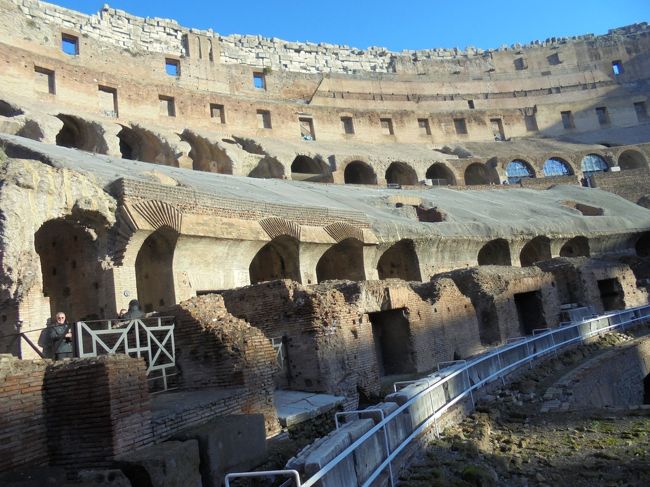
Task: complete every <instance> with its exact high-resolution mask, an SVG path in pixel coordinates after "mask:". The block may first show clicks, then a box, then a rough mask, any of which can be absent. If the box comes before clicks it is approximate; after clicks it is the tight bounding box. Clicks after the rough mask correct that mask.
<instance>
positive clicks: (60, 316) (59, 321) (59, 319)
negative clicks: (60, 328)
mask: <svg viewBox="0 0 650 487" xmlns="http://www.w3.org/2000/svg"><path fill="white" fill-rule="evenodd" d="M54 321H55V322H56V324H57V325H62V324H63V323H65V313H64V312H63V311H59V312H58V313H57V314H56V315H55V316H54Z"/></svg>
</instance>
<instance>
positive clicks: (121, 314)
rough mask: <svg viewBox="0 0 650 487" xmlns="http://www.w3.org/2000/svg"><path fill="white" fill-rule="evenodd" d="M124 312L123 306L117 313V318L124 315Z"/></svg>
mask: <svg viewBox="0 0 650 487" xmlns="http://www.w3.org/2000/svg"><path fill="white" fill-rule="evenodd" d="M125 314H126V310H125V309H124V308H122V309H121V310H120V313H119V314H118V315H117V316H118V318H121V317H122V316H124V315H125Z"/></svg>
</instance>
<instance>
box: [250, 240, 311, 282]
mask: <svg viewBox="0 0 650 487" xmlns="http://www.w3.org/2000/svg"><path fill="white" fill-rule="evenodd" d="M299 246H300V244H299V242H298V240H297V239H295V238H293V237H290V236H289V235H281V236H279V237H276V238H274V239H273V240H271V241H270V242H269V243H267V244H266V245H264V247H262V248H261V249H260V250H259V252H257V254H256V255H255V257H253V260H252V261H251V263H250V266H249V267H248V272H249V275H250V280H251V284H256V283H258V282H263V281H272V280H274V279H292V280H294V281H297V282H300V261H299Z"/></svg>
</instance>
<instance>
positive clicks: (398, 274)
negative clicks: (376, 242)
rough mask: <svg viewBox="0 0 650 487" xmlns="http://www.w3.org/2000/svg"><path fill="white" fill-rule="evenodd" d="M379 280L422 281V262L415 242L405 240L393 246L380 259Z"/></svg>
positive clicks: (378, 267) (378, 265)
mask: <svg viewBox="0 0 650 487" xmlns="http://www.w3.org/2000/svg"><path fill="white" fill-rule="evenodd" d="M377 272H378V274H379V279H388V278H391V277H394V278H399V279H403V280H405V281H421V280H422V276H421V275H420V262H419V259H418V255H417V252H416V251H415V244H414V243H413V240H410V239H404V240H400V241H399V242H397V243H395V244H394V245H392V246H391V247H390V248H389V249H388V250H386V251H385V252H384V253H383V254H382V256H381V257H380V258H379V263H378V264H377Z"/></svg>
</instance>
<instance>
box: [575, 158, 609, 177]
mask: <svg viewBox="0 0 650 487" xmlns="http://www.w3.org/2000/svg"><path fill="white" fill-rule="evenodd" d="M580 169H581V170H582V173H583V174H584V175H585V176H589V175H591V174H594V173H597V172H604V171H607V170H608V169H609V166H608V165H607V161H605V159H603V157H602V156H599V155H598V154H587V155H586V156H584V157H583V158H582V162H581V163H580Z"/></svg>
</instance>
